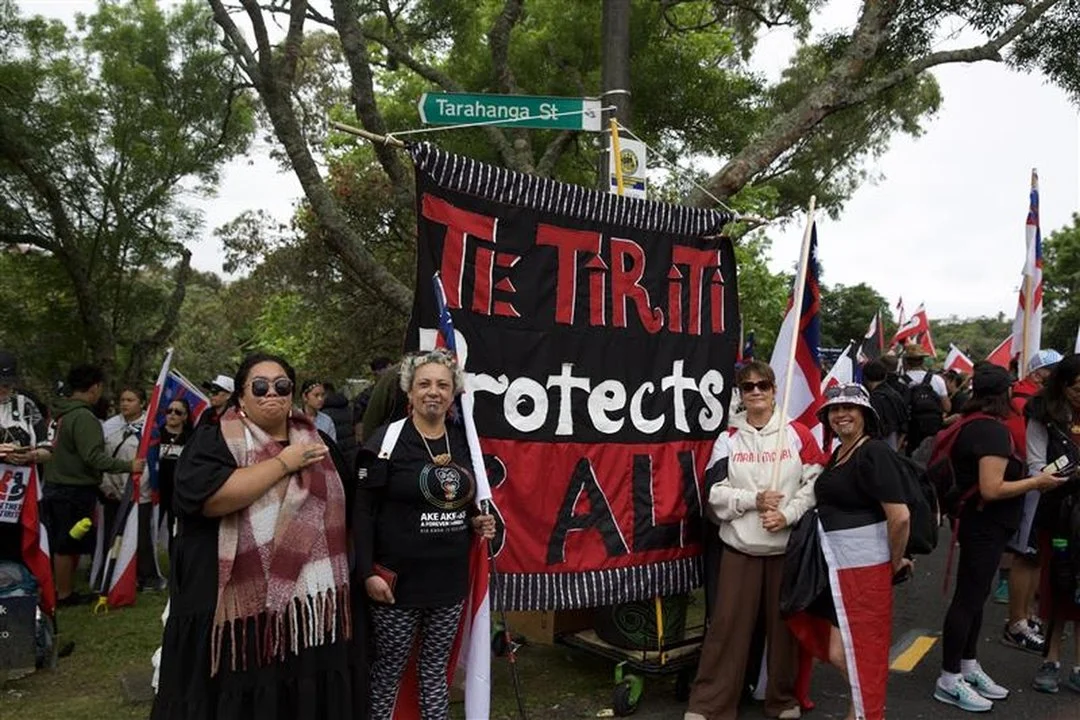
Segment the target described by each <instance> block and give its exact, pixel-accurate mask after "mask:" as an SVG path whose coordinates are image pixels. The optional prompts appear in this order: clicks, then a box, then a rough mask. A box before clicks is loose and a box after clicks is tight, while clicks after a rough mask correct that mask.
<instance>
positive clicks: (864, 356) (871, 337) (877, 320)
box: [858, 310, 885, 365]
mask: <svg viewBox="0 0 1080 720" xmlns="http://www.w3.org/2000/svg"><path fill="white" fill-rule="evenodd" d="M884 351H885V328H884V327H882V325H881V311H880V310H879V311H878V312H876V313H875V314H874V317H872V318H870V327H869V328H867V329H866V335H865V336H864V337H863V341H862V343H861V344H860V345H859V356H858V360H859V364H860V365H865V364H866V363H868V362H870V361H871V360H877V359H878V358H879V357H881V354H882V353H883V352H884Z"/></svg>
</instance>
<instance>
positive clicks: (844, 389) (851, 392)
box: [825, 385, 866, 400]
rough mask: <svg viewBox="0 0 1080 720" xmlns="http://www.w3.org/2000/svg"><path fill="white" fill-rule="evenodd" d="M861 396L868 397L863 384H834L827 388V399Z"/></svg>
mask: <svg viewBox="0 0 1080 720" xmlns="http://www.w3.org/2000/svg"><path fill="white" fill-rule="evenodd" d="M840 397H843V398H861V397H866V391H865V390H863V388H862V385H832V386H830V387H827V388H825V399H826V400H833V399H835V398H840Z"/></svg>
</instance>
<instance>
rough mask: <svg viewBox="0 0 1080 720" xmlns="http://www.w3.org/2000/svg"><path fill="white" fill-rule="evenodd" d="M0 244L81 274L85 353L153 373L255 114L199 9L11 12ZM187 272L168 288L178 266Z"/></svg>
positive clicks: (4, 71)
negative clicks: (224, 179) (199, 240)
mask: <svg viewBox="0 0 1080 720" xmlns="http://www.w3.org/2000/svg"><path fill="white" fill-rule="evenodd" d="M0 34H2V35H3V37H4V40H5V41H4V42H3V43H0V243H7V244H10V243H27V244H30V245H34V246H37V247H38V248H41V249H42V250H45V251H46V252H47V253H49V254H50V255H51V257H52V258H53V260H54V261H55V262H57V263H58V264H59V267H60V268H62V269H63V271H64V272H65V273H66V274H67V279H68V283H70V284H71V285H72V286H73V289H74V294H73V297H74V301H75V307H76V309H77V312H78V316H79V319H80V321H81V323H82V326H81V328H80V329H81V332H82V333H83V334H84V336H85V338H86V343H87V347H86V349H85V351H84V352H81V353H78V354H76V355H74V356H73V357H70V358H68V362H72V361H75V360H78V359H79V358H80V356H84V355H88V356H89V357H90V358H92V359H94V360H96V361H98V362H101V363H102V364H104V365H105V366H106V367H107V369H110V370H111V369H112V368H113V367H114V366H115V365H116V364H117V363H118V362H125V363H126V364H127V368H126V371H125V374H126V375H128V376H130V377H132V378H138V377H140V376H142V375H143V373H145V372H146V367H145V362H146V361H147V358H148V357H149V356H150V355H151V354H156V352H155V351H156V350H159V349H160V348H161V347H162V344H163V343H164V342H165V341H167V339H168V336H169V334H170V333H171V329H170V328H171V326H172V325H173V324H174V319H175V318H174V315H175V311H176V309H177V308H178V307H179V303H180V300H182V298H183V285H184V281H185V279H186V275H187V257H188V252H187V250H186V249H185V244H186V243H189V242H191V241H192V240H193V239H194V238H195V233H196V231H197V229H198V227H199V224H200V223H201V219H200V218H199V216H198V215H197V214H196V213H194V212H192V211H191V210H190V209H188V208H186V207H185V206H184V205H183V204H182V203H181V202H180V200H181V194H182V193H185V192H187V193H191V192H194V193H204V192H207V191H210V190H212V189H213V187H214V185H215V184H216V182H217V180H218V173H219V170H220V167H221V164H222V163H223V162H225V161H226V160H227V159H229V158H231V157H233V156H234V155H237V154H240V153H243V152H244V151H245V150H246V149H247V147H248V141H249V139H250V137H251V134H252V132H253V130H254V111H253V106H252V103H251V100H250V98H249V96H248V94H247V92H246V91H244V90H243V89H242V88H241V85H240V83H239V82H238V80H237V77H236V73H235V69H234V67H233V66H232V64H231V62H229V61H228V59H227V57H226V56H225V54H224V52H223V50H222V49H221V48H220V45H219V37H218V32H217V31H216V28H215V27H214V25H213V24H212V23H211V21H210V17H209V13H208V11H207V9H206V8H205V7H204V6H203V5H201V4H198V3H196V2H194V1H193V0H191V1H189V2H186V3H183V4H181V5H178V6H175V7H173V8H171V9H170V10H169V11H168V12H165V11H162V10H161V9H159V8H158V6H157V4H156V3H155V2H152V0H131V1H130V2H126V3H120V2H114V1H111V0H106V1H103V2H101V3H100V4H99V6H98V9H97V12H95V13H94V14H93V15H90V16H79V18H78V20H77V23H76V27H75V28H74V29H71V28H67V27H65V26H64V25H63V24H62V23H59V22H57V21H49V20H46V19H43V18H41V17H30V18H24V17H20V16H19V15H17V11H16V9H15V7H14V5H12V4H11V3H3V4H0ZM169 267H172V268H174V271H175V276H174V277H172V278H171V279H165V277H164V272H165V270H166V268H169Z"/></svg>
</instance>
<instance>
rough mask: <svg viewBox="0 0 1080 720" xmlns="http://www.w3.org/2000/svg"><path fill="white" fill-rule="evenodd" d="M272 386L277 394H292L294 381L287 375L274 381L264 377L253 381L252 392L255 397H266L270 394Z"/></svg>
mask: <svg viewBox="0 0 1080 720" xmlns="http://www.w3.org/2000/svg"><path fill="white" fill-rule="evenodd" d="M270 388H273V389H274V394H275V395H278V396H280V397H286V396H289V395H292V391H293V382H292V380H290V379H289V378H287V377H279V378H275V379H274V381H273V382H270V380H267V379H266V378H262V377H258V378H255V379H254V380H252V381H251V394H252V395H254V396H255V397H266V396H267V395H269V394H270Z"/></svg>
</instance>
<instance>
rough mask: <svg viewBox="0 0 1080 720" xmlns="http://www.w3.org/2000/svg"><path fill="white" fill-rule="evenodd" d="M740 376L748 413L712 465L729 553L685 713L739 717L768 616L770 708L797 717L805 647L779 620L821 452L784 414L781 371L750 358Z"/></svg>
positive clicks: (716, 509) (713, 504) (712, 494)
mask: <svg viewBox="0 0 1080 720" xmlns="http://www.w3.org/2000/svg"><path fill="white" fill-rule="evenodd" d="M735 379H736V382H737V383H738V387H739V392H740V394H741V396H742V404H743V406H744V407H745V408H746V411H745V413H740V414H736V415H734V416H733V417H732V419H731V424H730V429H729V431H728V432H725V433H723V434H722V435H721V436H720V437H719V438H718V439H717V440H716V443H715V445H714V446H713V451H712V457H711V458H710V460H709V465H708V469H707V470H706V483H707V484H708V485H709V486H710V488H711V489H710V490H709V508H710V510H711V511H712V514H713V516H714V518H713V519H714V521H717V522H718V524H719V526H720V540H721V543H722V544H723V557H722V559H721V561H720V573H719V578H718V580H717V584H716V586H717V598H716V600H715V605H714V607H713V611H712V620H711V623H710V624H709V630H708V633H707V634H706V636H705V642H704V643H703V645H702V649H701V660H700V662H699V665H698V673H697V678H696V679H695V680H694V684H693V687H692V689H691V693H690V705H689V708H688V710H687V712H686V714H685V715H684V718H685V720H705V718H708V719H709V720H734V718H735V716H736V713H737V711H738V704H739V699H740V698H741V697H742V692H743V687H744V679H745V675H746V663H747V655H748V654H749V652H750V646H751V641H752V636H753V633H754V627H755V625H756V623H757V619H758V617H759V616H763V617H764V618H765V625H766V634H767V635H768V648H767V658H766V662H767V666H768V674H769V676H768V683H767V690H766V697H765V714H766V715H767V716H768V717H774V718H798V717H801V714H802V713H801V709H800V706H799V703H798V701H797V700H796V696H795V678H796V671H797V669H798V659H799V658H798V645H797V643H796V641H795V638H794V636H793V635H792V634H791V632H790V630H789V629H788V627H787V625H786V624H785V623H784V621H783V620H782V619H781V617H780V581H781V576H782V574H783V569H784V551H785V549H786V547H787V541H788V535H789V534H790V531H789V530H788V528H789V527H790V526H791V525H793V524H795V523H796V522H798V520H799V518H801V517H802V515H803V513H805V512H806V511H807V510H809V509H810V508H811V507H813V504H814V481H815V479H816V478H817V476H818V474H819V473H820V472H821V450H820V448H819V447H818V444H817V441H816V440H814V437H813V436H812V435H811V434H810V431H809V430H807V429H806V428H805V427H804V426H803V425H800V424H799V423H797V422H793V421H791V420H789V419H788V418H785V417H781V416H780V413H779V411H778V410H777V408H776V378H775V375H774V374H773V371H772V368H770V367H769V366H768V365H767V364H765V363H763V362H761V361H758V360H751V361H750V362H748V363H747V364H746V365H744V366H743V367H742V368H741V369H740V370H739V372H738V374H737V375H736V378H735ZM778 451H779V468H777V467H776V465H777V462H776V461H777V453H778Z"/></svg>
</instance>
